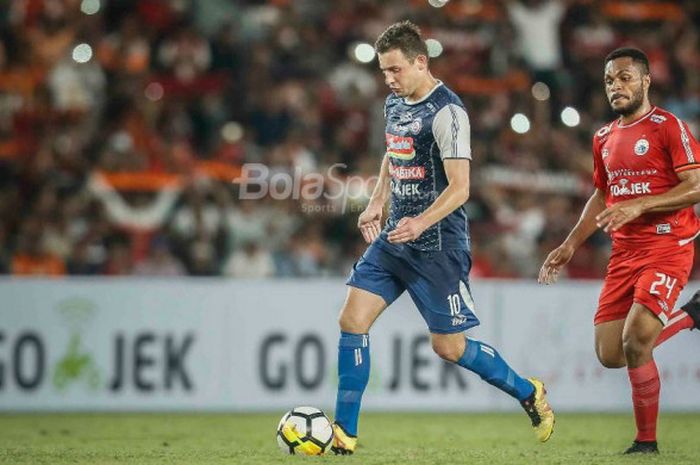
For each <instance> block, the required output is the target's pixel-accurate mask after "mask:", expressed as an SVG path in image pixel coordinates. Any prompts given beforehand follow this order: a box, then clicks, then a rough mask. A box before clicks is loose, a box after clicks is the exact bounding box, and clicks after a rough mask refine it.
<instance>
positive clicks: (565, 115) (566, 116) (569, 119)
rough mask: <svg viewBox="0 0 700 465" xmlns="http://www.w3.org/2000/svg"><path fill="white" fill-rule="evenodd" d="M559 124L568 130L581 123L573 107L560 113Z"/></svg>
mask: <svg viewBox="0 0 700 465" xmlns="http://www.w3.org/2000/svg"><path fill="white" fill-rule="evenodd" d="M561 122H562V123H564V124H566V125H567V126H569V127H570V128H573V127H576V126H578V125H579V123H580V122H581V115H579V113H578V111H577V110H576V109H575V108H574V107H566V108H564V109H563V110H562V112H561Z"/></svg>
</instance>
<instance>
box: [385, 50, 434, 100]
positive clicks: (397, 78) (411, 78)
mask: <svg viewBox="0 0 700 465" xmlns="http://www.w3.org/2000/svg"><path fill="white" fill-rule="evenodd" d="M379 68H380V69H381V70H382V72H383V73H384V82H385V83H386V85H387V86H389V89H391V91H392V92H393V93H395V94H396V95H398V96H399V97H410V96H411V95H413V93H414V92H415V91H416V89H417V88H418V85H419V84H420V82H421V79H422V78H423V74H424V72H425V70H426V69H427V58H426V57H425V56H423V55H418V57H416V59H415V60H413V63H411V62H410V61H409V60H408V59H407V58H406V56H405V55H404V54H403V52H402V51H401V50H399V49H392V50H389V51H388V52H386V53H380V54H379Z"/></svg>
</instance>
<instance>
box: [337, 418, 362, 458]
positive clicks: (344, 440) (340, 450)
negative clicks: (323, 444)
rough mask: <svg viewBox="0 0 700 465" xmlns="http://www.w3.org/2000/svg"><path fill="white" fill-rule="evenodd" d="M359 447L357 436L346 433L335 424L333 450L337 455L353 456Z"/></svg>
mask: <svg viewBox="0 0 700 465" xmlns="http://www.w3.org/2000/svg"><path fill="white" fill-rule="evenodd" d="M356 446H357V436H351V435H349V434H348V433H346V432H345V430H344V429H343V427H342V426H340V425H339V424H337V423H333V445H331V450H332V451H333V452H334V453H335V455H351V454H352V453H353V452H355V447H356Z"/></svg>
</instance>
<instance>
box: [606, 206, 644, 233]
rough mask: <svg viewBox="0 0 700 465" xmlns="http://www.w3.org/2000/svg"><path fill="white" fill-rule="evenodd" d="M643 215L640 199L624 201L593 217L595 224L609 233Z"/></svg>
mask: <svg viewBox="0 0 700 465" xmlns="http://www.w3.org/2000/svg"><path fill="white" fill-rule="evenodd" d="M642 213H644V206H643V204H642V199H632V200H625V201H624V202H618V203H616V204H615V205H613V206H611V207H610V208H606V209H605V210H603V211H602V212H601V213H600V214H599V215H598V216H596V217H595V220H596V224H597V225H598V227H599V228H603V231H605V232H606V233H609V232H611V231H617V230H618V229H620V228H621V227H622V226H624V225H625V224H627V223H629V222H630V221H632V220H634V219H636V218H639V216H640V215H641V214H642Z"/></svg>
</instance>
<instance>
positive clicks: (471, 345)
mask: <svg viewBox="0 0 700 465" xmlns="http://www.w3.org/2000/svg"><path fill="white" fill-rule="evenodd" d="M457 364H458V365H460V366H462V367H464V368H466V369H467V370H470V371H473V372H474V373H476V374H477V375H479V376H481V379H483V380H484V381H486V382H487V383H489V384H491V385H492V386H496V387H497V388H498V389H500V390H501V391H503V392H505V393H507V394H510V395H511V396H512V397H515V398H516V399H518V400H520V401H522V400H525V399H527V398H528V397H529V396H530V395H531V394H532V393H533V391H534V389H535V388H534V386H533V385H532V383H530V382H529V381H528V380H526V379H524V378H521V377H520V376H518V374H517V373H516V372H514V371H513V370H512V369H511V368H510V367H509V366H508V364H507V363H506V362H505V360H503V359H502V358H501V356H500V355H499V354H498V352H496V349H494V348H493V347H491V346H489V345H487V344H484V343H483V342H479V341H476V340H474V339H469V338H467V348H466V350H465V351H464V354H462V358H460V359H459V361H458V362H457Z"/></svg>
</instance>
